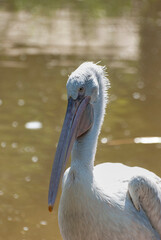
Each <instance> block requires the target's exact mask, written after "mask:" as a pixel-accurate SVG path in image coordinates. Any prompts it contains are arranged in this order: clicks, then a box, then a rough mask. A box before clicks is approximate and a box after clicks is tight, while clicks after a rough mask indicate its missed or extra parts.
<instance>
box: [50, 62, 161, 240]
mask: <svg viewBox="0 0 161 240" xmlns="http://www.w3.org/2000/svg"><path fill="white" fill-rule="evenodd" d="M108 88H109V81H108V79H107V77H106V73H105V69H104V67H101V66H99V65H97V64H94V63H92V62H85V63H83V64H82V65H80V66H79V67H78V68H77V69H76V70H75V71H74V72H73V73H72V74H71V75H70V77H69V79H68V81H67V93H68V106H67V112H66V116H65V120H64V124H63V128H62V132H61V135H60V139H59V143H58V146H57V151H56V155H55V159H54V163H53V168H52V173H51V179H50V186H49V210H50V211H51V210H52V209H53V205H54V202H55V199H56V196H57V191H58V187H59V182H60V180H61V176H62V175H63V173H64V169H65V166H66V162H67V160H68V159H69V156H70V153H71V167H70V168H68V169H67V170H66V171H65V173H64V175H63V181H62V195H61V199H60V205H59V212H58V219H59V226H60V232H61V235H62V237H63V240H159V239H161V179H160V178H159V177H158V176H156V175H155V174H154V173H152V172H150V171H148V170H146V169H143V168H139V167H128V166H125V165H123V164H120V163H103V164H99V165H97V166H95V167H94V159H95V153H96V147H97V141H98V136H99V133H100V129H101V126H102V123H103V119H104V114H105V108H106V103H107V101H108V98H107V90H108ZM107 160H108V158H107Z"/></svg>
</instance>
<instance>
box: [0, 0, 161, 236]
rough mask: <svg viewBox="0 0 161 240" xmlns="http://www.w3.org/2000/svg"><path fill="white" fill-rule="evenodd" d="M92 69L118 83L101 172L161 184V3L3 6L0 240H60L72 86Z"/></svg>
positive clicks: (6, 1)
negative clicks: (52, 184)
mask: <svg viewBox="0 0 161 240" xmlns="http://www.w3.org/2000/svg"><path fill="white" fill-rule="evenodd" d="M84 61H94V62H98V61H101V63H100V64H101V65H106V66H107V71H108V74H109V79H110V82H111V89H110V91H109V104H108V107H107V114H106V118H105V121H104V125H103V129H102V132H101V135H100V137H99V142H98V151H97V156H96V164H97V163H100V162H105V161H110V162H122V163H124V164H127V165H130V166H135V165H138V166H141V167H144V168H147V169H149V170H151V171H154V172H155V173H156V174H158V175H159V176H161V1H160V0H142V1H140V0H135V1H129V0H94V1H92V0H77V1H76V0H69V1H66V0H59V1H58V0H57V1H56V0H30V1H28V0H0V240H13V239H14V240H33V239H34V240H60V239H61V236H60V233H59V227H58V221H57V212H58V203H59V198H58V199H57V203H56V207H55V211H54V212H53V213H52V214H51V213H49V212H48V206H47V197H48V185H49V178H50V172H51V167H52V162H53V158H54V154H55V150H56V144H57V141H58V138H59V134H60V130H61V126H62V122H63V118H64V114H65V109H66V102H67V101H66V81H67V78H68V75H69V74H70V73H71V72H72V71H73V70H74V69H75V68H77V67H78V66H79V65H80V64H81V63H82V62H84ZM154 137H155V138H154ZM59 192H60V191H59ZM59 197H60V193H59Z"/></svg>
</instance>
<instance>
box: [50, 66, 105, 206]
mask: <svg viewBox="0 0 161 240" xmlns="http://www.w3.org/2000/svg"><path fill="white" fill-rule="evenodd" d="M107 83H108V81H107V78H106V77H105V71H104V68H103V67H101V66H99V65H97V64H94V63H92V62H85V63H83V64H81V65H80V66H79V67H78V68H77V69H76V70H75V71H74V72H73V73H72V74H71V75H70V76H69V79H68V81H67V96H68V106H67V111H66V116H65V120H64V123H63V127H62V132H61V135H60V139H59V143H58V146H57V151H56V154H55V159H54V163H53V167H52V173H51V178H50V186H49V197H48V204H49V211H52V209H53V205H54V202H55V199H56V195H57V191H58V187H59V182H60V179H61V176H62V174H63V172H64V169H65V166H66V163H67V160H68V159H69V156H70V153H71V150H72V148H73V144H74V143H76V142H77V141H79V139H80V138H81V139H82V138H84V137H85V136H86V135H88V134H89V133H90V132H91V131H92V129H93V128H94V125H95V124H97V129H98V131H100V126H101V124H102V122H103V117H104V112H105V106H106V102H107V101H106V100H107V93H106V90H107ZM98 119H99V121H98ZM98 134H99V132H98ZM98 134H97V135H98Z"/></svg>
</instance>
